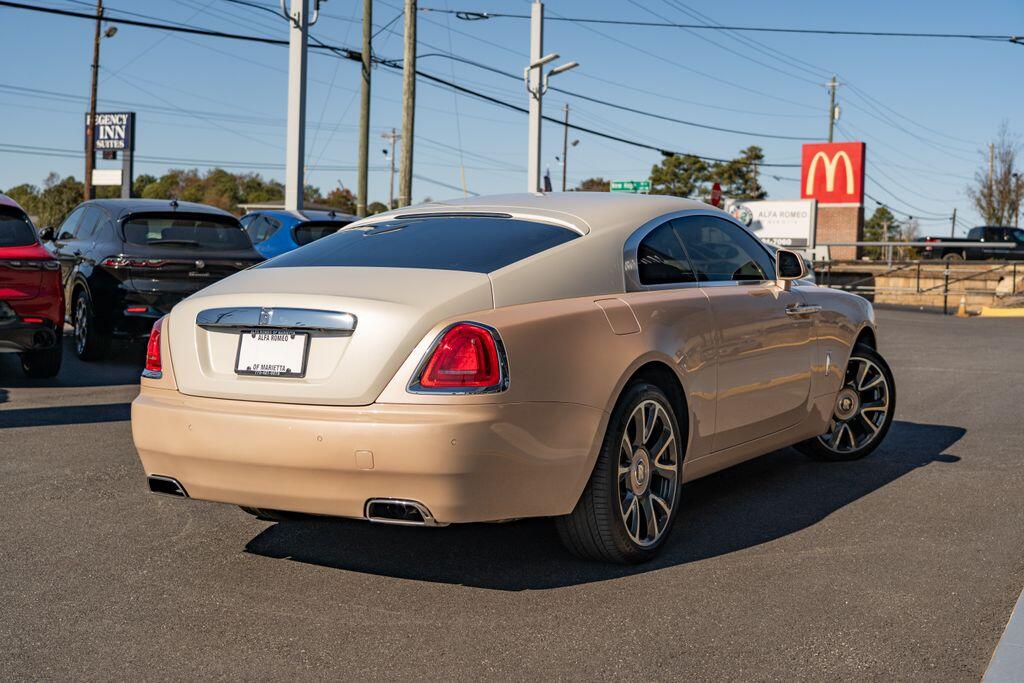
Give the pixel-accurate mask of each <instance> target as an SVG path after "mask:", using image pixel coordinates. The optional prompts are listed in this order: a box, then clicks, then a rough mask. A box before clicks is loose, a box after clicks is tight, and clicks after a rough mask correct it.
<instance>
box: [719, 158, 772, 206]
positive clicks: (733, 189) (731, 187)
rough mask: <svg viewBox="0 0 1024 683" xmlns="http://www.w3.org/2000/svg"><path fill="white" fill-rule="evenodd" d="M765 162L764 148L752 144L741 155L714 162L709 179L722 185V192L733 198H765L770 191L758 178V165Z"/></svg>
mask: <svg viewBox="0 0 1024 683" xmlns="http://www.w3.org/2000/svg"><path fill="white" fill-rule="evenodd" d="M762 163H764V150H762V149H761V148H760V147H758V146H757V145H751V146H750V147H747V148H746V149H745V150H743V151H741V152H740V155H739V156H738V157H737V158H735V159H733V160H731V161H726V162H719V163H714V164H712V165H711V167H710V174H709V175H710V177H709V180H710V181H711V182H712V183H715V182H717V183H719V184H721V186H722V194H723V195H725V196H726V197H731V198H732V199H746V200H756V199H764V198H765V197H767V196H768V193H767V192H766V191H765V189H764V188H763V187H761V183H760V182H758V178H757V167H758V165H759V164H762Z"/></svg>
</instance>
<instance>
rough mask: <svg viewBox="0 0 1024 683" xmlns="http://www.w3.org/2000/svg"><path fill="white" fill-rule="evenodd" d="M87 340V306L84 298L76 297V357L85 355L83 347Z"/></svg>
mask: <svg viewBox="0 0 1024 683" xmlns="http://www.w3.org/2000/svg"><path fill="white" fill-rule="evenodd" d="M88 338H89V304H88V303H86V301H85V297H84V296H80V297H78V301H76V302H75V350H76V351H77V352H78V355H82V354H83V353H85V345H86V342H88Z"/></svg>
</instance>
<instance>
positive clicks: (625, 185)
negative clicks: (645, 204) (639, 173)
mask: <svg viewBox="0 0 1024 683" xmlns="http://www.w3.org/2000/svg"><path fill="white" fill-rule="evenodd" d="M611 190H612V192H631V193H633V194H647V193H649V192H650V191H651V181H650V180H613V181H612V187H611Z"/></svg>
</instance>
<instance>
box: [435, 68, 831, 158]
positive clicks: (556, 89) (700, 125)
mask: <svg viewBox="0 0 1024 683" xmlns="http://www.w3.org/2000/svg"><path fill="white" fill-rule="evenodd" d="M424 57H446V58H448V59H451V60H454V61H457V62H462V63H464V64H469V65H470V66H475V67H477V68H479V69H484V70H486V71H490V72H491V73H495V74H498V75H500V76H505V77H506V78H511V79H514V80H516V81H520V80H522V79H521V78H520V77H519V76H516V75H515V74H510V73H508V72H507V71H502V70H501V69H498V68H496V67H493V66H488V65H487V64H483V63H481V62H478V61H475V60H472V59H466V58H465V57H460V56H458V55H456V54H453V53H451V52H428V53H427V54H422V55H419V58H420V59H422V58H424ZM549 90H551V91H552V92H559V93H562V94H563V95H569V96H570V97H576V98H578V99H581V100H586V101H588V102H594V103H595V104H600V105H603V106H605V107H610V108H612V109H618V110H620V111H626V112H630V113H631V114H639V115H640V116H647V117H650V118H654V119H661V120H662V121H669V122H671V123H678V124H681V125H684V126H692V127H694V128H703V129H704V130H716V131H720V132H722V133H733V134H736V135H750V136H752V137H759V138H775V139H777V140H799V141H805V140H817V139H818V138H816V137H804V136H797V135H780V134H777V133H762V132H757V131H750V130H739V129H736V128H723V127H721V126H713V125H711V124H708V123H698V122H696V121H687V120H685V119H680V118H677V117H675V116H668V115H666V114H657V113H654V112H651V111H645V110H643V109H636V108H633V107H627V106H626V105H624V104H616V103H615V102H609V101H608V100H602V99H600V98H597V97H591V96H590V95H584V94H582V93H578V92H575V91H573V90H567V89H565V88H559V87H555V86H551V87H550V88H549ZM733 111H742V110H733Z"/></svg>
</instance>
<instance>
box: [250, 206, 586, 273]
mask: <svg viewBox="0 0 1024 683" xmlns="http://www.w3.org/2000/svg"><path fill="white" fill-rule="evenodd" d="M577 237H579V233H576V232H573V231H572V230H569V229H567V228H562V227H559V226H556V225H550V224H547V223H537V222H534V221H525V220H518V219H515V218H505V217H484V216H453V215H450V214H449V215H445V216H425V217H422V218H419V217H413V218H399V219H395V220H390V221H384V222H382V223H374V224H373V225H368V226H364V227H361V228H350V229H347V230H342V231H341V232H337V233H334V234H333V235H328V236H327V237H324V238H323V239H321V240H317V241H316V242H315V243H313V244H310V245H307V246H305V247H300V248H298V249H296V250H295V251H291V252H288V253H287V254H284V255H283V256H279V257H277V258H275V259H271V260H270V261H267V262H266V263H265V264H262V265H261V266H258V267H262V268H288V267H301V266H368V267H376V268H432V269H437V270H462V271H467V272H473V273H489V272H491V271H494V270H498V269H499V268H504V267H505V266H507V265H509V264H511V263H515V262H516V261H521V260H522V259H524V258H527V257H529V256H532V255H534V254H537V253H539V252H542V251H544V250H546V249H550V248H552V247H556V246H558V245H559V244H564V243H566V242H568V241H569V240H572V239H575V238H577Z"/></svg>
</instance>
